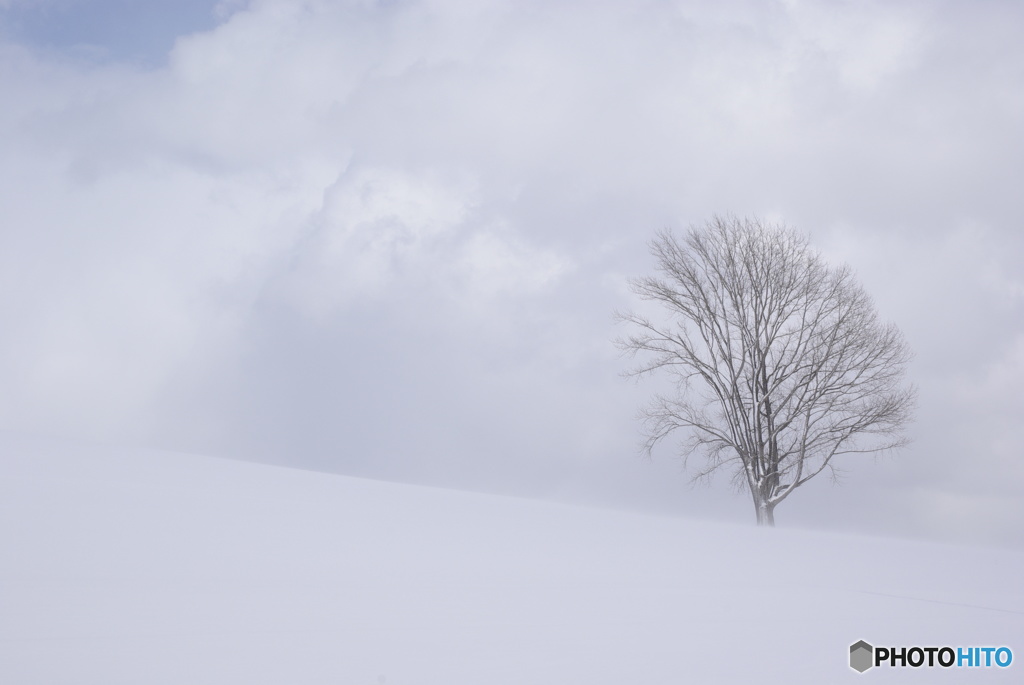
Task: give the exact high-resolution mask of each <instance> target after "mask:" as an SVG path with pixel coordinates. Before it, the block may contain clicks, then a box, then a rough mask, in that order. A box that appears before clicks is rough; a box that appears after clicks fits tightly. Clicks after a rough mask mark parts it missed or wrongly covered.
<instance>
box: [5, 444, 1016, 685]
mask: <svg viewBox="0 0 1024 685" xmlns="http://www.w3.org/2000/svg"><path fill="white" fill-rule="evenodd" d="M684 495H685V489H684V488H681V496H684ZM737 506H741V503H740V502H737ZM1022 588H1024V554H1022V553H1020V552H1018V551H1013V550H1003V549H988V548H981V547H978V548H971V547H955V546H948V545H939V544H931V543H920V542H913V541H906V540H896V539H879V538H867V537H856V536H850V535H840V534H827V533H812V532H806V531H792V530H786V529H776V530H759V529H757V528H755V527H754V526H752V525H751V526H749V527H746V526H733V525H722V524H713V523H706V522H700V521H692V520H685V519H678V518H670V517H657V516H649V515H641V514H635V513H629V512H622V511H613V510H602V509H588V508H582V507H573V506H568V505H560V504H555V503H549V502H542V501H532V500H521V499H514V498H508V497H500V496H493V495H486V494H474V493H467V492H455V491H446V490H440V489H433V488H428V487H420V486H412V485H402V484H395V483H386V482H378V481H371V480H362V479H356V478H349V477H343V476H337V475H331V474H322V473H314V472H307V471H299V470H293V469H287V468H281V467H273V466H264V465H258V464H252V463H245V462H238V461H229V460H224V459H218V458H214V457H201V456H192V455H183V454H170V453H158V452H153V451H145V450H134V451H133V450H125V449H114V448H105V447H88V446H81V445H64V444H56V443H52V442H46V441H38V440H27V439H15V438H11V437H4V438H2V439H0V683H4V684H9V685H65V684H66V685H90V684H94V685H263V684H265V685H381V684H384V683H386V684H387V685H460V684H465V685H501V684H508V685H532V684H551V685H555V684H558V685H566V684H575V683H579V684H581V685H584V684H585V685H600V684H608V685H612V684H614V685H627V684H628V685H634V684H636V685H639V684H644V685H646V684H661V683H664V684H669V683H673V684H676V683H749V682H757V683H815V684H819V683H841V682H880V681H881V682H944V683H951V682H957V683H959V682H971V683H988V682H991V683H1011V682H1021V680H1020V674H1021V668H1022V667H1024V666H1022V665H1021V664H1020V663H1017V662H1018V661H1019V660H1022V659H1024V590H1022ZM860 639H864V640H867V641H868V642H869V643H871V644H874V645H894V646H900V645H922V646H929V645H935V646H945V645H951V646H957V645H977V646H986V645H997V646H999V645H1007V646H1010V647H1011V648H1013V649H1014V656H1015V663H1014V664H1013V665H1012V666H1011V667H1009V668H1007V669H987V670H979V669H956V668H951V669H928V668H920V669H911V668H905V669H887V668H876V669H872V670H870V671H868V672H867V673H864V674H858V673H856V672H855V671H853V670H852V669H850V668H849V666H848V653H849V646H850V644H852V643H853V642H856V641H857V640H860Z"/></svg>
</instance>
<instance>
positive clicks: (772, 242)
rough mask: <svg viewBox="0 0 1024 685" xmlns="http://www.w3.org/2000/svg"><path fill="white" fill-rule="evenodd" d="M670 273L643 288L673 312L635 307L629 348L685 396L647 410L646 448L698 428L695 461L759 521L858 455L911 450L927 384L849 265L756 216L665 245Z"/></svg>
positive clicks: (691, 443)
mask: <svg viewBox="0 0 1024 685" xmlns="http://www.w3.org/2000/svg"><path fill="white" fill-rule="evenodd" d="M651 252H652V254H653V255H654V256H655V258H656V259H657V264H658V274H657V275H656V276H652V277H647V278H638V279H633V280H631V281H630V287H631V289H632V290H633V292H634V293H636V294H637V295H639V296H640V297H641V298H643V299H644V300H648V301H653V302H655V303H657V304H660V305H662V306H663V308H664V309H665V310H667V313H668V315H669V316H668V317H667V318H666V319H665V320H657V321H656V320H653V319H651V318H648V317H647V316H644V315H641V314H638V313H634V312H630V313H626V314H620V315H619V318H620V319H621V320H624V321H626V322H628V323H629V324H632V326H631V328H632V331H633V333H632V334H631V335H629V336H628V337H625V338H622V339H620V340H619V341H618V342H619V345H620V348H621V349H623V350H625V351H626V352H628V353H629V354H630V355H633V356H636V358H637V359H638V360H639V362H640V363H639V365H638V366H637V367H635V368H634V369H633V370H632V371H631V372H630V374H631V375H634V376H644V375H646V374H648V373H652V372H655V371H659V372H666V373H668V374H670V375H671V378H672V379H673V381H674V384H675V388H676V390H675V392H674V393H672V394H671V395H658V396H656V397H655V398H654V400H653V401H652V403H651V404H650V405H649V406H648V407H647V408H646V409H645V410H644V411H643V418H644V427H645V433H646V443H645V449H646V450H647V452H648V453H650V450H651V449H652V448H653V447H654V446H655V445H657V444H658V443H660V442H661V441H662V440H664V439H665V438H666V437H668V436H669V435H670V434H673V433H674V432H675V431H676V430H677V429H685V430H684V431H683V432H684V433H686V434H687V435H688V441H685V442H684V443H683V448H684V454H685V455H687V456H688V457H689V456H690V455H692V454H694V453H695V452H696V453H702V454H703V455H704V456H705V457H706V459H707V461H706V463H704V464H703V466H702V467H701V468H700V469H699V470H698V471H697V475H696V477H697V478H700V477H707V476H710V475H711V474H712V473H713V472H715V471H716V470H718V469H720V468H726V469H727V470H729V471H731V472H732V475H733V476H734V478H735V481H736V483H737V484H738V485H740V486H741V487H744V488H745V489H747V490H748V491H749V492H750V494H751V498H752V500H753V504H754V508H755V511H756V512H757V521H758V523H759V524H766V525H774V509H775V507H776V506H777V505H778V503H779V502H781V501H782V500H784V499H785V498H786V497H788V496H789V494H790V493H791V492H793V490H794V489H796V488H797V487H799V486H800V485H802V484H804V483H806V482H807V481H808V480H810V479H811V478H813V477H814V476H816V475H818V474H819V473H821V472H822V471H824V470H826V469H830V470H831V471H832V473H833V475H834V474H835V470H834V468H835V467H834V466H833V463H832V462H833V459H834V458H835V457H837V456H838V455H841V454H847V453H851V452H878V451H881V450H887V449H892V448H895V447H898V446H900V445H902V444H904V443H905V441H906V440H905V438H904V436H903V434H902V432H901V431H902V427H903V426H904V425H905V424H906V423H907V422H908V421H909V419H910V416H911V412H912V409H913V405H914V396H915V393H914V389H913V388H912V387H910V386H909V385H906V384H905V383H904V372H905V369H906V365H907V362H908V361H909V359H910V351H909V349H908V347H907V345H906V343H905V342H904V339H903V336H902V334H901V333H900V332H899V330H898V329H897V328H896V327H895V326H894V325H892V324H886V323H882V322H881V321H879V320H878V316H877V314H876V313H875V310H874V306H873V305H872V302H871V299H870V298H869V297H868V296H867V294H866V293H865V292H864V290H863V289H862V288H861V287H860V285H858V284H857V283H856V282H855V280H854V278H853V276H852V274H851V272H850V269H849V268H848V267H846V266H843V267H834V266H830V265H829V264H827V263H825V261H824V260H823V259H822V258H821V257H820V255H819V254H818V253H817V252H816V251H814V250H812V249H811V248H810V246H809V245H808V243H807V240H806V238H804V237H803V236H802V235H800V234H798V233H796V232H794V231H793V230H791V229H788V228H786V227H784V226H774V225H768V224H765V223H762V222H760V221H756V220H738V219H733V218H714V219H712V220H711V221H710V222H708V223H707V224H706V225H705V226H704V227H703V228H699V229H692V230H690V231H689V232H688V233H687V234H686V236H685V237H683V238H681V239H680V238H678V237H676V236H675V235H674V234H672V233H671V232H662V233H660V234H659V235H658V236H657V237H656V238H655V240H653V241H652V242H651Z"/></svg>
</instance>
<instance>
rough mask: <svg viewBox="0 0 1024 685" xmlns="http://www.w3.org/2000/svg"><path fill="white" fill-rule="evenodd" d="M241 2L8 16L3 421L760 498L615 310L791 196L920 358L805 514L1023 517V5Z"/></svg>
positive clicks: (900, 521)
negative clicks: (897, 417) (640, 444)
mask: <svg viewBox="0 0 1024 685" xmlns="http://www.w3.org/2000/svg"><path fill="white" fill-rule="evenodd" d="M225 7H226V9H225V13H226V18H225V20H224V21H223V23H222V24H221V25H219V26H218V27H216V28H215V29H213V30H210V31H208V32H205V33H197V34H194V35H189V36H182V37H180V38H179V39H178V41H177V42H176V44H175V47H174V49H173V50H172V51H171V52H170V53H169V54H168V56H167V60H166V65H165V66H163V67H160V68H153V69H143V68H140V67H138V66H131V65H130V64H124V63H118V62H109V63H105V64H95V63H83V62H76V61H75V60H74V59H68V58H57V57H55V56H54V55H53V54H52V53H46V54H43V53H41V52H39V51H38V50H35V49H33V48H32V47H31V46H19V45H16V44H13V43H10V42H8V43H6V44H4V45H2V46H0V56H2V57H0V86H2V87H3V89H4V92H5V93H7V94H9V97H5V98H4V102H3V104H2V105H0V123H2V126H0V136H2V138H3V141H2V142H3V145H4V149H5V150H8V151H9V152H8V153H7V154H5V155H4V157H3V158H2V159H0V179H2V181H3V182H2V184H0V206H2V207H3V208H4V210H3V217H4V223H3V227H2V228H0V230H2V232H3V233H2V235H3V238H4V243H5V247H6V249H5V250H4V251H3V253H2V254H0V274H2V276H0V277H2V278H3V279H4V286H5V287H4V288H3V289H2V291H0V317H2V320H3V321H4V324H5V325H4V327H5V332H6V335H5V336H4V337H3V339H2V340H0V372H2V373H3V376H4V378H5V379H6V380H5V382H4V383H3V384H2V387H0V410H2V411H0V424H2V425H3V426H4V427H5V428H8V429H11V430H34V431H48V432H59V433H66V434H74V435H84V436H89V437H93V438H99V439H104V440H114V441H135V442H142V443H146V444H151V445H156V446H162V447H173V448H182V449H192V450H197V451H204V452H213V453H219V454H227V455H232V456H239V457H245V458H256V459H261V460H268V461H276V462H280V463H289V464H294V465H298V466H304V467H309V468H322V469H329V470H337V471H341V472H349V473H359V474H362V475H369V476H376V477H388V478H396V479H405V480H419V481H424V482H430V483H436V484H442V485H455V486H459V487H476V488H483V489H490V490H502V491H507V492H517V493H524V494H540V495H544V496H557V497H567V498H573V499H579V500H585V501H594V502H602V503H610V504H615V505H624V506H638V507H650V508H655V509H659V510H668V511H686V512H691V513H700V512H710V515H713V516H718V517H731V518H734V519H739V520H745V519H746V518H747V515H748V512H747V511H746V508H745V507H746V502H745V501H744V500H742V499H739V498H737V499H732V498H729V497H728V496H726V495H724V494H723V491H724V489H725V485H724V482H725V479H723V483H722V484H721V485H719V486H716V488H714V489H712V490H710V491H704V490H696V491H693V490H687V488H686V485H685V482H686V481H685V477H682V476H680V475H679V474H677V470H678V469H677V468H676V465H675V462H674V461H673V459H672V456H671V454H668V453H666V454H664V455H662V456H661V457H660V458H659V459H658V460H656V462H655V463H654V464H644V463H642V462H640V461H638V459H637V458H636V457H635V444H636V440H637V433H636V425H635V424H634V422H633V418H632V417H633V412H634V411H635V409H636V407H637V406H638V404H639V403H641V402H642V401H643V400H644V398H645V397H646V396H647V394H648V393H649V391H650V389H651V387H650V386H643V385H642V386H634V385H632V384H631V383H628V382H625V381H623V380H622V379H620V378H619V377H618V375H617V374H618V373H619V371H621V370H622V369H623V368H624V365H625V362H623V361H621V360H620V359H618V357H617V356H616V353H615V351H614V349H613V348H612V346H611V344H610V340H611V338H613V337H614V336H615V335H616V334H617V333H618V331H616V330H615V329H614V326H613V325H612V323H611V316H610V313H611V311H612V310H613V309H615V308H626V307H629V306H631V305H632V303H631V302H630V299H629V297H628V293H627V292H626V290H625V288H624V279H625V277H626V276H628V275H635V274H639V273H643V272H645V271H646V270H648V269H649V268H650V261H649V260H648V258H647V256H646V252H645V242H646V240H647V239H648V238H649V237H650V236H651V234H652V233H653V231H654V230H656V229H658V228H662V227H665V226H674V227H677V228H682V227H685V226H686V225H688V224H690V223H699V222H701V221H703V220H704V219H706V218H707V217H708V216H710V215H711V214H712V213H715V212H733V213H736V214H740V215H743V214H758V215H761V216H764V217H767V218H778V219H785V220H786V221H788V222H789V223H791V224H793V225H795V226H796V227H798V228H800V229H802V230H806V231H808V232H810V233H811V235H812V237H813V240H814V242H815V243H816V244H817V245H819V246H820V247H821V248H822V249H823V250H824V251H825V253H826V254H827V255H828V256H829V257H830V258H834V259H836V260H842V261H848V262H850V263H851V264H852V265H853V266H854V268H855V269H856V270H857V272H858V273H859V274H860V276H861V278H862V279H863V281H864V282H865V285H866V286H867V287H868V289H869V291H870V292H872V293H873V294H874V295H875V297H876V301H877V304H878V306H879V309H880V310H881V311H882V313H883V315H884V316H886V317H887V318H891V319H893V320H895V321H896V322H897V323H899V324H900V325H901V327H902V328H903V329H904V330H905V331H906V333H907V336H908V339H909V340H910V342H911V343H912V345H913V347H914V348H915V350H916V352H917V355H918V356H917V361H916V362H915V366H914V375H915V378H914V380H915V382H916V383H917V384H918V385H919V386H920V388H921V408H920V412H919V420H918V422H917V424H916V427H915V434H916V442H915V444H914V446H912V447H911V448H910V449H908V450H907V451H905V452H904V453H903V454H902V455H900V456H899V457H897V458H895V459H893V460H882V461H880V462H879V463H878V464H873V463H870V462H869V463H854V462H852V461H851V462H849V466H850V473H849V477H848V480H849V482H848V483H847V486H846V487H845V488H842V489H834V488H831V487H829V486H828V485H827V483H820V484H815V486H814V487H813V488H809V489H808V492H807V493H806V494H805V496H804V497H803V498H801V497H794V498H792V500H791V501H792V504H789V503H787V507H788V510H787V508H783V509H782V510H780V512H779V516H780V521H781V522H783V523H786V522H787V519H789V520H790V521H795V522H796V523H802V524H805V525H822V524H824V525H833V526H839V527H850V528H854V529H859V530H874V531H887V532H895V533H900V534H921V535H939V536H942V535H952V536H959V537H972V538H977V539H982V540H988V541H1000V542H1012V543H1014V544H1021V543H1024V540H1022V539H1021V538H1020V533H1019V531H1018V529H1017V528H1018V527H1017V521H1019V520H1020V517H1021V515H1022V514H1024V511H1022V507H1024V505H1022V504H1021V502H1022V495H1024V490H1022V486H1021V485H1020V483H1021V482H1024V480H1022V479H1021V478H1020V477H1019V476H1020V475H1021V473H1020V471H1021V466H1020V465H1019V460H1018V458H1017V457H1018V456H1019V455H1020V454H1021V453H1022V451H1024V435H1022V433H1021V431H1020V429H1019V427H1018V425H1019V419H1020V416H1021V415H1022V413H1024V406H1022V404H1021V399H1020V397H1021V396H1020V393H1019V391H1018V388H1019V387H1020V384H1021V381H1024V353H1022V350H1024V323H1022V322H1024V316H1022V309H1024V267H1021V266H1020V263H1019V260H1017V259H1016V258H1015V257H1016V256H1017V255H1019V254H1022V248H1024V245H1022V238H1021V233H1020V231H1019V229H1018V225H1019V221H1020V218H1021V217H1020V213H1021V207H1020V202H1019V200H1018V199H1016V195H1018V193H1017V192H1016V187H1015V182H1016V179H1019V178H1020V177H1021V171H1022V169H1021V165H1022V161H1021V160H1022V159H1024V158H1022V156H1021V155H1020V150H1021V142H1022V141H1021V136H1022V134H1021V132H1020V126H1019V121H1020V115H1021V113H1022V112H1021V109H1022V105H1024V96H1022V93H1024V90H1022V83H1021V73H1024V72H1022V70H1021V66H1022V59H1024V50H1022V49H1021V48H1020V47H1019V46H1018V43H1019V41H1018V40H1017V37H1016V36H1015V35H1014V34H1013V32H1012V30H1011V28H1010V27H1012V26H1013V25H1015V24H1017V23H1018V21H1019V19H1020V18H1021V17H1020V16H1019V15H1020V11H1021V10H1020V9H1019V8H1017V7H1016V5H1013V4H1009V3H1006V4H1000V3H986V4H984V5H978V4H971V5H967V4H960V3H953V2H948V3H940V4H935V3H909V4H900V5H898V6H896V5H892V4H891V3H845V4H844V3H838V4H837V3H813V2H811V3H805V2H783V3H775V4H765V3H742V2H737V3H724V4H723V3H698V4H685V3H679V4H673V3H653V2H652V3H646V4H642V5H631V6H630V7H625V6H623V5H622V4H621V3H587V4H586V5H583V4H581V3H574V2H559V3H511V2H497V1H496V2H488V3H479V2H455V1H450V2H441V1H437V2H408V3H358V2H352V3H333V2H332V3H328V2H323V3H321V2H285V1H283V0H281V1H276V0H275V1H272V0H267V1H264V2H256V3H253V4H252V5H251V6H248V7H236V8H234V13H233V14H230V15H229V16H227V12H228V10H229V9H230V8H227V6H225ZM1018 25H1019V24H1018ZM978 531H982V532H980V533H979V532H978ZM979 536H980V537H979Z"/></svg>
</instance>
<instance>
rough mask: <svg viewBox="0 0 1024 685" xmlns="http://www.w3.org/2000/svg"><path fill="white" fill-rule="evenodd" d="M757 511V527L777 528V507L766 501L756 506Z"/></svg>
mask: <svg viewBox="0 0 1024 685" xmlns="http://www.w3.org/2000/svg"><path fill="white" fill-rule="evenodd" d="M754 507H755V509H756V511H757V525H759V526H768V527H770V528H774V527H775V507H774V506H772V505H770V504H768V503H767V502H765V501H763V500H762V501H760V502H758V503H756V504H755V505H754Z"/></svg>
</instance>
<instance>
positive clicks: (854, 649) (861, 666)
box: [850, 640, 875, 673]
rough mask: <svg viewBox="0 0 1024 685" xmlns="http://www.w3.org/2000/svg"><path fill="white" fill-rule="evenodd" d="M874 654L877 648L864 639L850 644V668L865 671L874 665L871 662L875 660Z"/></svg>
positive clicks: (858, 671) (859, 671) (860, 671)
mask: <svg viewBox="0 0 1024 685" xmlns="http://www.w3.org/2000/svg"><path fill="white" fill-rule="evenodd" d="M874 655H875V648H874V647H872V646H871V645H869V644H868V643H867V642H864V640H861V641H859V642H855V643H853V644H852V645H850V668H852V669H853V670H855V671H857V673H863V672H864V671H866V670H868V669H869V668H871V667H872V666H874V664H873V663H871V662H872V661H873V660H874Z"/></svg>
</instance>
